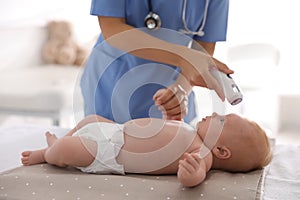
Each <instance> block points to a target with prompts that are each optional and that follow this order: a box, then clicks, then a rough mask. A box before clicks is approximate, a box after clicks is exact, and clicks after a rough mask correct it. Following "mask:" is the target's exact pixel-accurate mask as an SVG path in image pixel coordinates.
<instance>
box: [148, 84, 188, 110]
mask: <svg viewBox="0 0 300 200" xmlns="http://www.w3.org/2000/svg"><path fill="white" fill-rule="evenodd" d="M187 97H188V94H187V92H186V91H185V90H184V89H183V88H182V87H181V86H180V85H172V86H170V87H168V88H165V89H161V90H159V91H158V92H157V93H156V94H155V95H154V97H153V99H154V100H155V104H156V105H164V107H165V108H166V109H171V108H173V107H175V106H176V105H178V104H180V103H181V102H182V101H184V100H185V99H186V98H187Z"/></svg>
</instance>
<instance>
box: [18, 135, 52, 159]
mask: <svg viewBox="0 0 300 200" xmlns="http://www.w3.org/2000/svg"><path fill="white" fill-rule="evenodd" d="M46 140H47V143H48V148H49V147H50V146H52V144H53V143H54V142H55V141H56V140H57V137H56V136H55V135H54V134H51V133H49V132H46ZM48 148H45V149H40V150H36V151H24V152H23V153H22V159H21V161H22V164H23V165H34V164H39V163H44V162H46V161H45V158H44V154H45V151H46V150H47V149H48Z"/></svg>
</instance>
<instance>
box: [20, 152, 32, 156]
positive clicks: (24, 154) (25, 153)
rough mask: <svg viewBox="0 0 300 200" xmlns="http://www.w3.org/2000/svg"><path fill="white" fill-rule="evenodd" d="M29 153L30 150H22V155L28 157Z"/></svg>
mask: <svg viewBox="0 0 300 200" xmlns="http://www.w3.org/2000/svg"><path fill="white" fill-rule="evenodd" d="M30 154H31V151H24V152H22V156H23V157H28V156H29V155H30Z"/></svg>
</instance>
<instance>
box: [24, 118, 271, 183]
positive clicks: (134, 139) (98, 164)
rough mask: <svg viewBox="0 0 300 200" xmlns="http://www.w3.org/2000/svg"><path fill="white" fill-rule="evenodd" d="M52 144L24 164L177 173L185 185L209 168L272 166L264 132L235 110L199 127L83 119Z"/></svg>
mask: <svg viewBox="0 0 300 200" xmlns="http://www.w3.org/2000/svg"><path fill="white" fill-rule="evenodd" d="M46 139H47V143H48V147H47V148H45V149H41V150H36V151H25V152H23V153H22V163H23V165H33V164H38V163H44V162H47V163H49V164H53V165H56V166H59V167H66V166H74V167H76V168H78V169H80V170H81V171H83V172H87V173H100V174H105V173H114V174H125V173H143V174H176V173H177V176H178V179H179V181H180V182H181V183H182V184H183V185H184V186H187V187H192V186H196V185H198V184H200V183H201V182H202V181H203V180H204V179H205V177H206V173H207V172H208V171H209V170H210V169H220V170H225V171H229V172H248V171H251V170H255V169H261V168H262V167H264V166H266V165H267V164H269V162H270V160H271V151H270V146H269V141H268V138H267V136H266V134H265V132H264V131H263V130H262V129H261V128H260V127H259V126H258V125H257V124H256V123H255V122H253V121H249V120H248V119H246V118H242V117H240V116H238V115H236V114H228V115H226V116H220V115H218V114H216V113H213V114H212V116H208V117H206V118H203V119H202V120H201V121H200V122H198V124H197V128H196V130H195V129H194V128H192V127H191V126H189V125H188V124H185V123H184V122H182V121H175V120H163V119H156V118H142V119H134V120H131V121H128V122H126V123H125V124H116V123H114V122H112V121H110V120H108V119H105V118H103V117H101V116H97V115H90V116H87V117H86V118H85V119H83V120H82V121H81V122H79V123H78V124H77V126H76V127H75V128H73V129H72V130H71V131H70V132H68V133H67V135H66V136H64V137H62V138H57V137H56V136H55V135H54V134H51V133H49V132H47V133H46Z"/></svg>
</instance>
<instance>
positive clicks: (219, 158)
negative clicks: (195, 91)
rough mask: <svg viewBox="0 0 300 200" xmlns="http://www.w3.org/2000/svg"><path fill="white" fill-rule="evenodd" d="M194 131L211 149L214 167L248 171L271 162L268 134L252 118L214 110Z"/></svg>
mask: <svg viewBox="0 0 300 200" xmlns="http://www.w3.org/2000/svg"><path fill="white" fill-rule="evenodd" d="M218 126H219V128H218ZM216 127H217V128H216ZM208 130H210V131H209V134H207V131H208ZM197 132H198V134H199V136H200V137H201V138H202V140H203V141H204V144H205V145H206V146H208V147H209V148H210V149H211V152H212V154H213V166H212V168H214V169H221V170H226V171H230V172H248V171H251V170H255V169H261V168H263V167H264V166H266V165H268V164H269V162H270V161H271V157H272V156H271V150H270V144H269V140H268V137H267V136H266V133H265V131H264V130H263V129H262V128H261V127H260V126H259V125H258V124H257V123H255V122H254V121H250V120H248V119H246V118H243V117H240V116H238V115H236V114H229V115H226V116H220V115H217V114H216V113H214V114H213V115H212V116H209V117H206V118H204V119H203V120H202V121H200V122H199V123H198V125H197ZM206 136H207V137H206ZM211 141H214V142H213V143H212V142H211Z"/></svg>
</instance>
